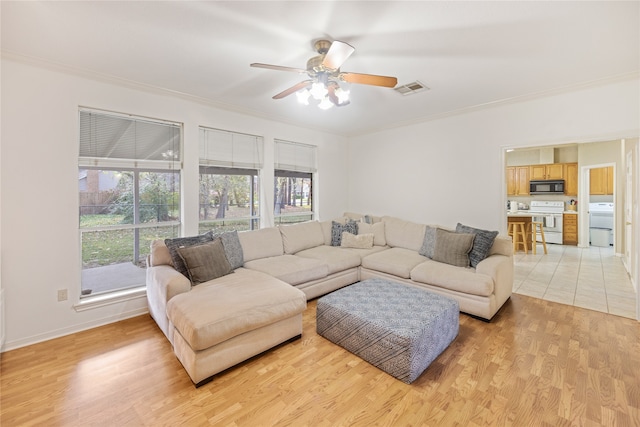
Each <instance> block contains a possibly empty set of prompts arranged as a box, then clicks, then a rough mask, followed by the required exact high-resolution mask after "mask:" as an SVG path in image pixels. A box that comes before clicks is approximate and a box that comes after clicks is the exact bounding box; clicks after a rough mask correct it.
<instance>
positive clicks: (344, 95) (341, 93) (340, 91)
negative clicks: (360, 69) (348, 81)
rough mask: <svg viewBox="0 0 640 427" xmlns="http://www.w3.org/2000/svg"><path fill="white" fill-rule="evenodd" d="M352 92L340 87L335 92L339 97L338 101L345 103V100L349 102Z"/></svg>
mask: <svg viewBox="0 0 640 427" xmlns="http://www.w3.org/2000/svg"><path fill="white" fill-rule="evenodd" d="M350 93H351V92H350V91H348V90H344V89H342V88H341V87H338V88H337V89H336V92H335V94H336V96H337V97H338V103H339V104H344V103H345V102H348V101H349V94H350Z"/></svg>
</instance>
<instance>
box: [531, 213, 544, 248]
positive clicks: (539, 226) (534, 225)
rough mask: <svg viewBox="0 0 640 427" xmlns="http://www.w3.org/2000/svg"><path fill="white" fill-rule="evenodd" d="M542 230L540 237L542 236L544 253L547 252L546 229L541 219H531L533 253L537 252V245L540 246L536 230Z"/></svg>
mask: <svg viewBox="0 0 640 427" xmlns="http://www.w3.org/2000/svg"><path fill="white" fill-rule="evenodd" d="M538 230H540V237H541V238H542V248H543V249H544V253H545V254H547V242H546V241H545V240H544V230H543V229H542V223H541V222H539V221H531V243H532V246H533V254H534V255H535V254H536V246H538V242H537V240H538V239H537V237H536V232H537V231H538Z"/></svg>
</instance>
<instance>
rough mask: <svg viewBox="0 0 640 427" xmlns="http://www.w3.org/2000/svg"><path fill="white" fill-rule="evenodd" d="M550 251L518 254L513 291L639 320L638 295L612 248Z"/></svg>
mask: <svg viewBox="0 0 640 427" xmlns="http://www.w3.org/2000/svg"><path fill="white" fill-rule="evenodd" d="M547 248H548V255H545V254H544V252H543V251H542V246H541V245H538V251H537V252H538V253H537V254H536V255H533V254H532V253H531V252H529V253H528V254H526V255H525V253H524V252H522V251H519V252H517V253H516V254H515V255H514V267H515V278H514V283H513V292H516V293H518V294H522V295H528V296H532V297H536V298H542V299H545V300H547V301H554V302H559V303H562V304H568V305H574V306H577V307H583V308H588V309H591V310H597V311H602V312H604V313H610V314H615V315H618V316H624V317H629V318H631V319H636V293H635V291H634V289H633V285H632V284H631V280H630V279H629V275H628V274H627V272H626V270H625V268H624V265H623V264H622V258H620V257H619V256H616V255H615V253H614V251H613V248H612V247H608V248H603V247H597V246H591V247H589V248H578V247H576V246H562V245H551V244H550V245H547Z"/></svg>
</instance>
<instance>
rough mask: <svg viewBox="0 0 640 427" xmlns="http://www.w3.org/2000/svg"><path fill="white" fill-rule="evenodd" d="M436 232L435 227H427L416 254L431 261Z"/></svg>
mask: <svg viewBox="0 0 640 427" xmlns="http://www.w3.org/2000/svg"><path fill="white" fill-rule="evenodd" d="M436 230H437V227H432V226H430V225H427V228H426V230H425V232H424V240H423V242H422V246H421V247H420V250H419V251H418V253H419V254H420V255H422V256H426V257H427V258H429V259H433V250H434V249H435V247H436Z"/></svg>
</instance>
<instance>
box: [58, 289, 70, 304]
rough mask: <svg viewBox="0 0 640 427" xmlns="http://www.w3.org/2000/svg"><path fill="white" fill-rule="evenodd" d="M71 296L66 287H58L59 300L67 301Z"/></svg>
mask: <svg viewBox="0 0 640 427" xmlns="http://www.w3.org/2000/svg"><path fill="white" fill-rule="evenodd" d="M68 297H69V295H68V292H67V290H66V289H58V301H66V300H67V298H68Z"/></svg>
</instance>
